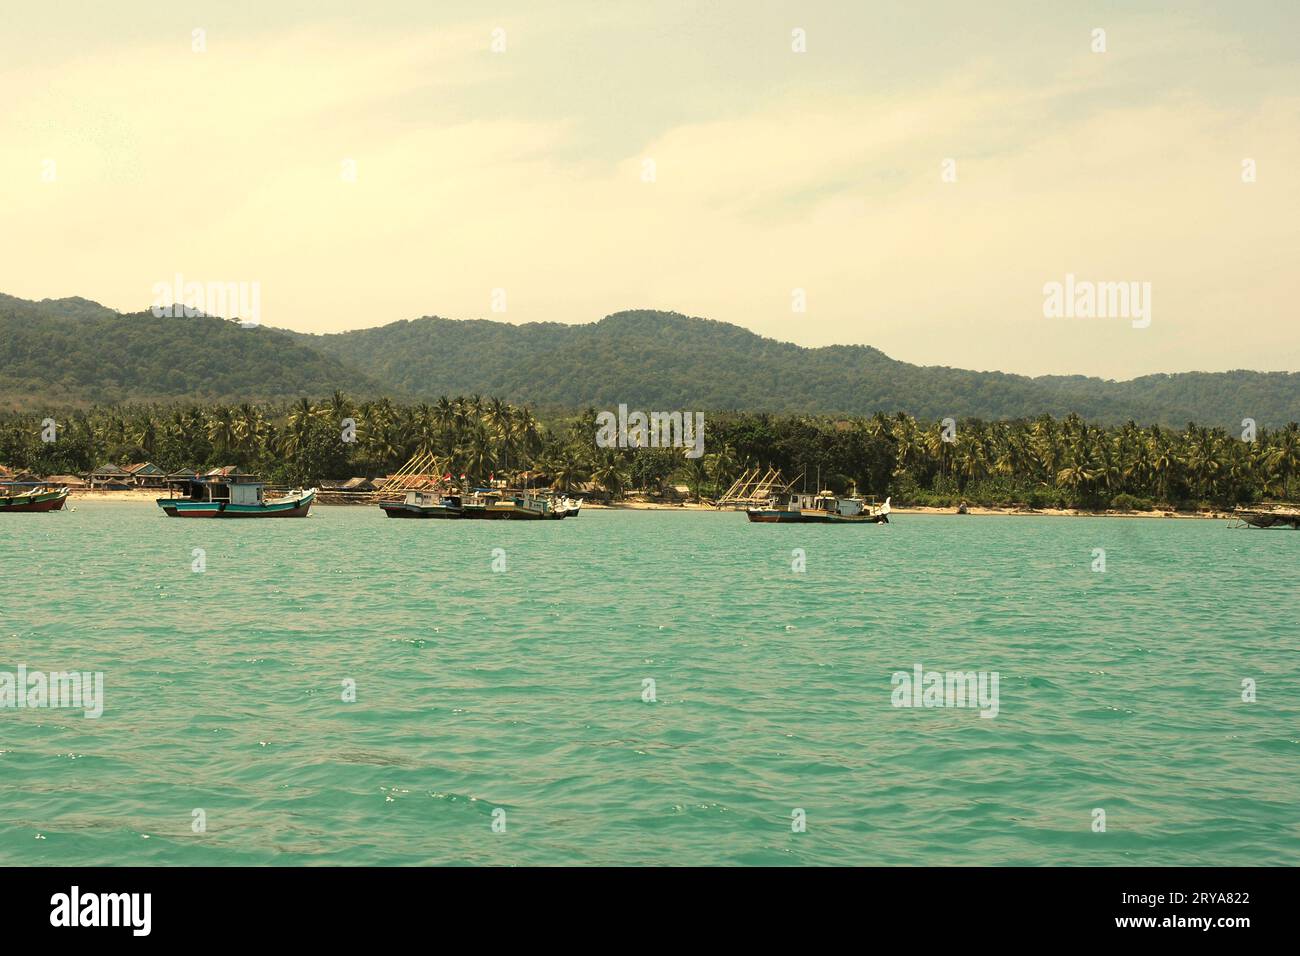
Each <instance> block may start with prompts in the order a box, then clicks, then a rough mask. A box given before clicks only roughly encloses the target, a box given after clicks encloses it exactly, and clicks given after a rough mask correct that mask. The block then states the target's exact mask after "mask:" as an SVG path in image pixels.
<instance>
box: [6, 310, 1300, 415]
mask: <svg viewBox="0 0 1300 956" xmlns="http://www.w3.org/2000/svg"><path fill="white" fill-rule="evenodd" d="M336 389H338V390H342V391H345V392H348V393H350V394H352V395H354V396H356V397H358V398H366V397H378V396H380V395H391V396H393V397H395V398H404V399H423V400H432V399H435V398H437V396H439V395H442V394H449V395H455V394H475V393H479V394H484V395H495V396H499V397H501V398H503V399H506V400H509V401H513V402H517V403H527V404H531V405H535V406H537V407H539V408H542V409H561V408H581V407H586V406H597V407H600V408H612V407H614V406H616V405H617V404H618V403H620V402H625V403H627V404H628V405H630V406H632V407H634V408H641V409H646V410H655V409H659V410H670V409H698V410H707V411H720V410H727V409H734V410H745V411H770V412H782V413H810V414H811V413H827V414H858V415H869V414H872V413H874V412H876V411H883V412H887V413H891V412H896V411H905V412H909V413H911V414H912V415H915V416H916V417H918V418H922V419H937V418H942V417H945V416H949V415H951V416H953V417H955V418H959V419H960V418H967V417H976V418H984V419H1004V418H1023V417H1032V416H1035V415H1039V414H1042V413H1044V412H1047V413H1051V414H1053V415H1056V416H1061V415H1065V414H1068V413H1070V412H1077V413H1078V414H1079V415H1081V416H1083V417H1084V418H1086V419H1089V420H1093V421H1097V422H1119V421H1124V420H1126V419H1129V418H1132V419H1134V420H1136V421H1138V422H1143V423H1159V424H1164V425H1173V426H1181V425H1183V424H1185V423H1187V422H1188V421H1196V422H1200V423H1203V424H1208V425H1219V426H1223V427H1225V428H1226V427H1232V428H1234V429H1235V428H1239V426H1240V421H1241V419H1242V418H1243V417H1246V416H1249V417H1252V418H1254V419H1255V420H1256V421H1257V422H1258V423H1259V424H1260V425H1261V426H1275V425H1279V424H1284V423H1285V422H1287V421H1292V420H1296V419H1297V418H1300V373H1284V372H1274V373H1261V372H1248V371H1234V372H1223V373H1200V372H1192V373H1184V374H1177V375H1153V376H1145V377H1143V378H1138V379H1134V380H1131V381H1127V382H1107V381H1103V380H1101V379H1096V378H1084V377H1077V376H1051V377H1042V378H1027V377H1024V376H1019V375H1008V374H1004V373H1000V372H972V371H966V370H963V369H955V368H947V367H935V366H924V367H923V366H917V365H909V364H907V363H905V362H898V361H895V360H893V359H891V358H889V357H888V356H886V355H884V354H883V353H882V352H880V351H878V350H876V349H873V348H870V347H867V346H859V345H839V346H830V347H827V348H816V349H806V348H801V347H799V346H796V345H791V344H789V343H785V342H777V341H774V340H772V339H766V338H763V337H761V336H758V335H755V334H754V333H752V332H749V331H747V330H746V329H743V328H740V327H738V326H734V325H728V324H726V323H723V322H715V321H711V320H707V319H697V318H688V317H687V316H683V315H678V314H676V313H668V312H645V311H642V312H620V313H617V314H615V315H611V316H608V317H607V318H605V319H602V320H601V321H599V322H595V323H591V324H587V325H564V324H559V323H532V324H528V325H510V324H506V323H501V322H489V321H482V320H472V321H457V320H452V319H441V318H422V319H416V320H413V321H400V322H394V323H391V324H389V325H384V326H379V327H377V328H368V329H362V330H359V331H355V332H343V333H338V334H332V335H307V334H303V333H296V332H287V331H282V330H273V329H268V328H258V329H242V328H240V327H239V326H238V325H237V324H235V323H232V322H228V321H225V320H222V319H216V318H193V319H180V318H175V319H173V318H155V317H154V316H153V315H151V314H150V313H149V312H147V311H146V312H143V313H137V314H132V315H119V314H118V313H116V312H114V311H112V310H110V309H106V308H104V307H103V306H100V305H98V304H97V303H94V302H90V301H88V300H85V299H59V300H49V299H47V300H44V301H42V302H28V301H25V300H22V299H15V298H12V297H9V296H3V295H0V404H3V405H7V406H14V405H17V406H19V407H26V408H32V407H35V406H37V405H40V404H72V403H85V402H110V401H127V400H130V401H145V400H164V399H183V398H194V399H201V400H208V401H212V400H216V401H257V400H264V399H265V400H270V399H278V398H287V397H296V396H298V395H310V396H323V395H327V394H329V393H331V392H333V391H334V390H336Z"/></svg>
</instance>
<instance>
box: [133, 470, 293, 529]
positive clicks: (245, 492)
mask: <svg viewBox="0 0 1300 956" xmlns="http://www.w3.org/2000/svg"><path fill="white" fill-rule="evenodd" d="M169 484H170V485H171V486H172V490H173V492H174V493H173V496H172V497H170V498H159V499H157V503H158V507H159V508H161V509H162V510H163V511H164V512H165V513H166V514H167V517H169V518H305V517H307V513H308V512H309V511H310V510H311V503H312V501H313V500H315V498H316V489H315V488H310V489H308V490H306V491H294V492H290V493H289V494H288V495H286V496H284V497H280V498H268V497H266V485H265V483H264V482H261V481H258V480H257V478H256V477H255V476H253V475H246V474H243V473H242V472H240V471H239V469H237V468H218V469H215V470H213V471H210V472H208V473H207V474H206V475H195V476H194V477H192V478H189V479H183V480H178V481H171V482H169Z"/></svg>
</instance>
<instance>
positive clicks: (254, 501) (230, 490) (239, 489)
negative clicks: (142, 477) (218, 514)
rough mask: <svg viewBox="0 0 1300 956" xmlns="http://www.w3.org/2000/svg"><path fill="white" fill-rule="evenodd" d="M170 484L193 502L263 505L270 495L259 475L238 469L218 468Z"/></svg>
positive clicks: (176, 493) (172, 480)
mask: <svg viewBox="0 0 1300 956" xmlns="http://www.w3.org/2000/svg"><path fill="white" fill-rule="evenodd" d="M168 485H169V486H170V487H171V489H172V491H173V493H174V494H175V496H176V497H177V498H183V499H186V500H189V501H226V502H229V503H230V504H232V505H260V504H262V503H263V502H264V501H265V497H266V495H265V490H266V484H265V483H264V482H262V481H260V480H259V479H258V478H257V476H256V475H246V474H243V473H242V472H240V471H239V469H237V468H233V469H232V468H217V469H213V470H212V471H210V472H208V473H207V474H206V475H193V476H191V477H189V478H181V479H169V480H168Z"/></svg>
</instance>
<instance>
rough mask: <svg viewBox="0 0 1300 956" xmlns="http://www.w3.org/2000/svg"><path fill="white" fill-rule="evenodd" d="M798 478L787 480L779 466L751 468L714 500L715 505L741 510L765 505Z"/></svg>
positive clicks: (784, 491)
mask: <svg viewBox="0 0 1300 956" xmlns="http://www.w3.org/2000/svg"><path fill="white" fill-rule="evenodd" d="M799 477H803V476H802V475H800V476H799ZM798 480H799V478H795V479H794V481H786V480H785V479H784V478H783V477H782V476H781V472H780V470H779V469H777V468H768V469H767V470H763V469H761V468H750V469H747V470H746V471H745V473H744V474H743V475H741V476H740V477H739V478H737V479H736V480H735V481H734V482H733V483H732V485H731V487H730V488H728V489H727V492H726V494H724V495H723V496H722V497H720V498H719V499H718V500H717V501H716V502H714V507H717V508H732V509H736V510H740V509H742V508H753V507H757V506H759V505H765V504H767V503H768V502H769V501H771V500H772V498H774V497H776V496H778V495H783V494H785V493H786V492H788V491H789V490H790V489H791V488H792V487H793V486H794V483H795V482H796V481H798Z"/></svg>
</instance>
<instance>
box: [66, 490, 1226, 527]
mask: <svg viewBox="0 0 1300 956" xmlns="http://www.w3.org/2000/svg"><path fill="white" fill-rule="evenodd" d="M165 496H166V495H165V493H164V492H162V491H161V490H148V491H145V490H141V491H77V490H74V491H72V492H71V493H70V494H69V496H68V500H69V502H72V503H76V502H79V501H109V502H131V501H134V502H148V503H150V504H152V503H153V502H154V501H155V500H157V499H158V498H161V497H165ZM314 507H316V508H356V507H365V506H364V505H357V504H352V503H349V504H329V503H327V502H321V501H318V502H316V503H315V505H314ZM582 507H583V510H588V509H589V510H591V511H717V510H719V509H717V508H714V507H713V506H712V505H706V504H696V503H694V502H685V503H682V504H667V503H662V502H653V501H623V502H618V503H616V504H610V505H604V504H597V503H595V502H587V503H585V504H583V506H582ZM726 510H732V509H726ZM890 513H891V514H896V515H951V516H953V517H977V518H978V517H986V516H989V515H1011V516H1019V517H1049V518H1176V519H1189V518H1190V519H1215V520H1225V519H1230V518H1232V517H1233V515H1232V513H1231V512H1229V511H1167V510H1161V509H1155V510H1152V511H1113V510H1101V511H1086V510H1080V509H1077V508H1039V509H1029V508H1017V507H1010V506H1007V507H982V506H977V505H971V506H969V507H968V509H967V514H966V515H958V514H957V509H956V508H938V507H931V506H927V505H917V506H912V507H895V508H892V509H891V511H890Z"/></svg>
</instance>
